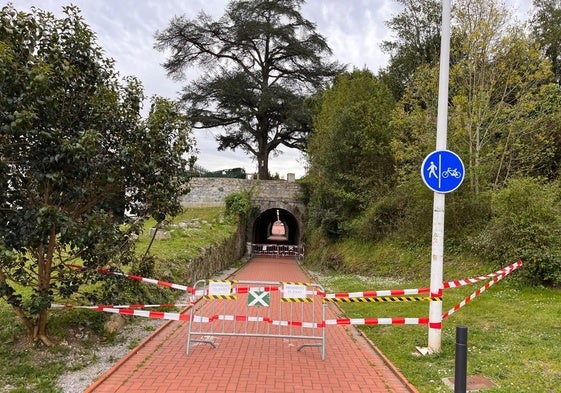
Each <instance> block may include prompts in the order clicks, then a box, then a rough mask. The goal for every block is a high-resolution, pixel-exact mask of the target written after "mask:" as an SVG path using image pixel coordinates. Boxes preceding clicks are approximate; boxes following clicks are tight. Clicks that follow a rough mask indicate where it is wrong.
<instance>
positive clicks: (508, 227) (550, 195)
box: [475, 178, 561, 285]
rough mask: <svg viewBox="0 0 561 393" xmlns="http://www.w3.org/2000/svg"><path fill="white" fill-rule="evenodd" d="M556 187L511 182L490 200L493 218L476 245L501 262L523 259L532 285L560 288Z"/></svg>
mask: <svg viewBox="0 0 561 393" xmlns="http://www.w3.org/2000/svg"><path fill="white" fill-rule="evenodd" d="M560 202H561V201H560V194H559V184H555V183H553V184H543V182H541V181H540V180H539V179H533V178H525V179H519V180H512V181H510V182H509V183H508V185H507V187H506V188H504V189H502V190H500V191H499V192H497V193H495V194H494V195H493V197H492V200H491V209H492V218H491V220H490V222H489V224H488V226H487V227H486V228H485V230H484V231H483V232H482V233H481V235H480V236H479V237H478V238H477V241H476V242H475V245H476V247H477V249H478V251H479V252H482V253H484V255H485V256H486V257H491V258H493V259H498V260H500V261H501V263H502V262H504V261H505V260H507V261H511V262H513V261H515V260H517V259H519V258H520V259H522V261H523V262H524V268H523V269H522V275H523V277H524V279H525V280H526V281H528V282H529V283H531V284H546V285H560V284H561V203H560Z"/></svg>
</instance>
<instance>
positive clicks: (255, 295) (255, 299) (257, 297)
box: [247, 290, 271, 307]
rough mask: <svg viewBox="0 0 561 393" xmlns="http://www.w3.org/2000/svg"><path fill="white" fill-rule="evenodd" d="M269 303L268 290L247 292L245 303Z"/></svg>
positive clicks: (255, 304) (261, 304) (253, 304)
mask: <svg viewBox="0 0 561 393" xmlns="http://www.w3.org/2000/svg"><path fill="white" fill-rule="evenodd" d="M270 303H271V293H270V292H264V291H254V290H250V291H248V293H247V305H248V306H263V307H269V304H270Z"/></svg>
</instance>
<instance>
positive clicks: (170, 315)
mask: <svg viewBox="0 0 561 393" xmlns="http://www.w3.org/2000/svg"><path fill="white" fill-rule="evenodd" d="M94 310H95V311H103V312H109V313H113V314H123V315H131V316H136V317H144V318H153V319H166V320H171V321H189V320H190V319H191V316H190V315H189V314H188V313H187V314H180V313H176V312H163V311H147V310H133V309H130V308H113V307H99V308H95V309H94Z"/></svg>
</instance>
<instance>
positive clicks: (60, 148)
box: [0, 5, 193, 345]
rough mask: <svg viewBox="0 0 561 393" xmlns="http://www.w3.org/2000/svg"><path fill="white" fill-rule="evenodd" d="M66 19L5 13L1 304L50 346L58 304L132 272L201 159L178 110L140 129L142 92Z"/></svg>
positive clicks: (68, 10)
mask: <svg viewBox="0 0 561 393" xmlns="http://www.w3.org/2000/svg"><path fill="white" fill-rule="evenodd" d="M63 10H64V14H65V16H64V17H63V18H60V19H57V18H55V17H54V16H53V15H52V14H50V13H46V12H43V11H40V10H37V9H34V10H32V12H31V13H29V14H26V13H23V12H18V11H17V10H15V9H14V8H13V6H10V5H8V6H5V7H4V8H2V9H1V12H0V20H1V21H2V23H1V24H0V183H1V185H0V222H2V225H1V226H0V296H2V297H3V298H5V299H6V300H7V302H8V304H10V305H11V306H12V308H13V310H14V311H15V312H16V314H17V315H18V316H19V317H20V319H21V320H22V322H23V323H24V325H25V327H26V328H27V331H28V332H29V335H30V337H32V338H33V339H35V340H41V341H43V342H44V343H45V344H47V345H48V344H50V341H49V339H48V337H47V332H46V323H47V318H48V311H49V308H50V305H51V303H52V302H53V301H56V300H60V299H61V298H69V297H70V296H77V295H78V294H79V290H80V288H81V286H82V285H83V284H87V283H93V282H97V281H99V280H100V277H99V276H98V275H97V274H96V270H97V268H99V267H106V266H123V265H125V264H128V263H132V262H134V261H135V250H134V241H133V239H134V234H135V233H137V232H138V231H139V227H140V222H141V220H142V219H144V218H146V217H149V216H154V217H156V219H157V220H162V219H163V217H165V216H166V215H173V214H176V213H177V212H178V211H179V209H180V206H179V201H178V198H179V196H180V195H182V194H183V193H184V192H185V191H186V185H187V181H188V177H187V172H186V168H187V165H186V164H187V161H186V159H185V158H184V155H185V154H188V153H189V152H191V151H192V149H193V145H192V141H191V139H190V136H189V133H190V129H189V127H188V123H187V121H186V119H185V117H184V116H182V115H181V114H180V112H179V108H178V104H176V103H172V102H169V101H167V100H164V99H161V98H153V99H152V107H151V110H150V113H149V116H148V118H147V119H145V120H144V119H142V117H141V115H140V110H141V106H142V101H143V99H144V95H143V91H142V86H141V85H140V83H139V82H138V81H137V80H136V79H134V78H128V79H126V80H124V81H123V82H120V81H119V78H118V75H117V74H116V72H115V71H114V69H113V61H112V60H110V59H106V58H104V56H103V52H102V50H101V48H100V47H98V46H97V45H96V43H95V36H94V33H93V32H92V31H91V30H90V29H89V27H88V26H87V25H86V24H85V22H84V21H83V20H82V18H81V16H80V13H79V10H78V9H77V8H76V7H72V6H71V7H64V9H63ZM125 211H128V212H130V213H131V214H133V215H135V216H137V217H138V218H139V221H137V222H129V221H128V218H127V216H126V215H124V214H123V213H124V212H125ZM76 266H79V267H82V268H81V269H76V268H75V267H76ZM94 295H95V294H92V296H94ZM89 300H91V301H95V299H93V298H90V299H89Z"/></svg>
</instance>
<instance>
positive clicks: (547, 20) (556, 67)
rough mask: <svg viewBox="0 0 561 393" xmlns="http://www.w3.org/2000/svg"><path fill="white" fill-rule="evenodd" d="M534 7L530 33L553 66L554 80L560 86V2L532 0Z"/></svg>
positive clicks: (556, 0)
mask: <svg viewBox="0 0 561 393" xmlns="http://www.w3.org/2000/svg"><path fill="white" fill-rule="evenodd" d="M534 7H535V10H536V11H535V13H534V16H533V18H532V20H531V27H532V31H533V33H534V36H535V37H536V39H537V41H538V42H539V43H540V45H541V47H542V48H543V49H544V50H545V54H546V56H547V58H548V59H549V60H550V61H551V64H552V65H553V73H554V75H555V80H556V81H557V83H558V84H561V1H559V0H534Z"/></svg>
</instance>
